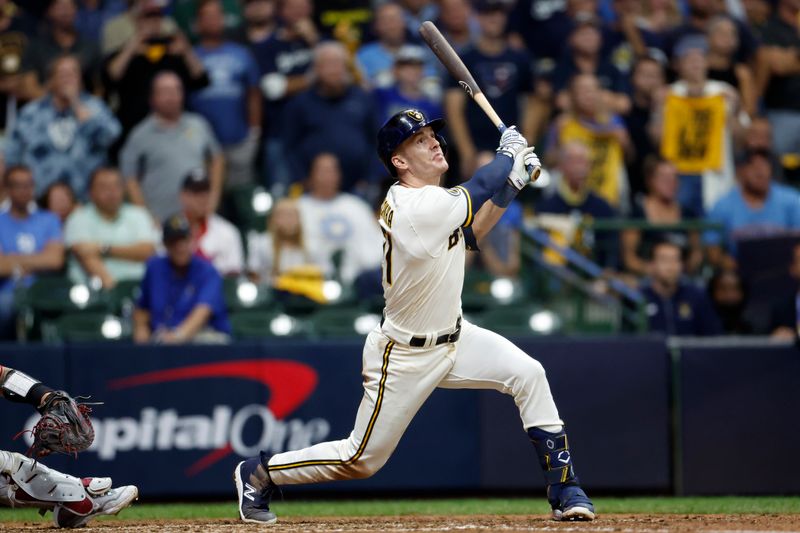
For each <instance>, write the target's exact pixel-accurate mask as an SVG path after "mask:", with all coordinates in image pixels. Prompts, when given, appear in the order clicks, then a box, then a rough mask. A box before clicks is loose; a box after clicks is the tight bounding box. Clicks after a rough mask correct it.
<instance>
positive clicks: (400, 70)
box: [373, 44, 442, 126]
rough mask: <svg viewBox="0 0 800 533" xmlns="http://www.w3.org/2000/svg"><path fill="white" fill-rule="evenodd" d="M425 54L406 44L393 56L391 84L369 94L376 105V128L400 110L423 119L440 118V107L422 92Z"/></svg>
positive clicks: (420, 49) (419, 49) (416, 47)
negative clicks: (418, 113) (412, 111)
mask: <svg viewBox="0 0 800 533" xmlns="http://www.w3.org/2000/svg"><path fill="white" fill-rule="evenodd" d="M424 63H425V52H424V51H423V50H422V48H421V47H419V46H416V45H412V44H408V45H405V46H403V47H402V48H400V50H398V51H397V54H396V55H395V60H394V68H393V76H392V77H393V79H394V81H393V83H392V84H391V85H389V86H388V87H383V88H377V89H375V91H374V92H373V94H374V95H375V102H376V105H377V115H378V125H379V126H380V125H382V124H383V123H385V122H386V121H387V120H389V118H390V117H391V116H392V115H394V114H395V113H397V112H399V111H403V110H404V109H419V110H420V111H422V112H423V113H424V114H425V116H426V117H441V116H442V106H440V105H439V103H438V102H436V101H435V100H433V99H432V98H430V97H429V96H428V95H426V94H425V93H424V92H423V91H422V87H421V83H422V78H423V76H424V73H423V64H424Z"/></svg>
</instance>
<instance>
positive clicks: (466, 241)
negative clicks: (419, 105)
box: [233, 109, 595, 524]
mask: <svg viewBox="0 0 800 533" xmlns="http://www.w3.org/2000/svg"><path fill="white" fill-rule="evenodd" d="M443 127H444V121H443V120H442V119H438V118H437V119H428V118H427V117H426V116H425V115H423V114H422V113H421V112H420V111H419V110H417V109H406V110H404V111H401V112H400V113H397V114H396V115H394V116H392V118H390V119H389V120H388V121H387V122H386V124H384V125H383V127H382V128H381V129H380V131H379V132H378V139H377V144H378V155H379V158H380V159H381V161H382V162H383V164H384V165H385V167H386V170H387V172H389V174H390V175H392V176H394V177H396V178H397V179H398V181H397V182H396V183H395V184H394V185H392V186H391V187H390V188H389V191H388V192H387V193H386V198H385V199H384V201H383V204H382V205H381V209H380V218H379V224H380V226H381V231H382V232H383V236H384V244H383V268H382V273H381V274H382V275H381V279H382V285H383V293H384V298H385V301H386V305H385V306H384V310H383V318H382V319H381V321H380V324H379V325H377V326H375V328H374V329H373V330H372V331H371V332H370V333H369V334H368V335H367V338H366V341H365V343H364V350H363V354H362V361H363V370H362V376H363V380H362V385H363V388H364V394H363V397H362V400H361V403H360V405H359V407H358V412H357V414H356V420H355V426H354V428H353V431H352V432H350V434H349V435H348V436H347V437H346V438H343V439H342V440H336V441H329V442H320V443H317V444H315V445H313V446H310V447H307V448H304V449H301V450H292V451H288V452H284V453H277V454H275V455H273V456H272V457H270V456H269V454H268V453H267V452H264V451H262V452H260V454H258V455H256V456H254V457H251V458H248V459H246V460H244V461H242V462H241V463H239V465H238V466H237V467H236V469H235V470H234V475H233V477H234V484H235V486H236V491H237V496H238V504H239V517H240V518H241V519H242V520H243V521H245V522H253V523H261V524H270V523H274V522H275V521H276V520H277V516H276V515H275V514H274V513H273V512H272V511H271V510H270V507H269V503H270V497H271V495H272V494H273V493H274V492H275V491H276V490H278V488H279V487H281V486H283V485H297V484H303V483H320V482H323V481H334V480H345V479H362V478H367V477H370V476H372V475H373V474H375V473H376V472H377V471H378V470H380V469H381V468H382V467H383V465H384V464H386V462H387V461H388V460H389V459H390V457H391V455H392V453H393V452H394V450H395V449H396V447H397V444H398V443H399V442H400V439H401V438H402V436H403V433H404V432H405V430H406V428H407V427H408V425H409V424H410V423H411V420H412V419H413V417H414V415H415V414H416V413H417V411H418V410H419V409H420V408H421V407H422V405H423V404H424V403H425V401H426V400H427V398H428V397H429V396H430V394H431V393H433V391H434V390H435V389H436V388H447V389H494V390H496V391H500V392H503V393H505V394H508V395H511V396H513V398H514V403H515V404H516V405H517V407H518V408H519V414H520V418H521V422H522V427H523V428H524V429H525V431H526V432H527V434H528V437H529V438H530V440H531V442H532V443H533V446H534V449H535V453H536V454H537V456H538V459H539V464H540V465H541V466H542V469H543V471H544V476H545V482H546V484H547V495H548V500H549V502H550V505H551V507H552V510H553V515H552V517H553V519H554V520H593V519H594V518H595V512H594V506H593V504H592V502H591V500H590V499H589V498H588V497H587V496H586V493H585V492H584V491H583V489H581V487H580V485H579V482H578V478H577V477H576V475H575V469H574V465H573V462H572V455H571V451H570V446H569V440H568V439H567V435H566V433H565V431H564V422H563V421H562V420H561V419H560V417H559V414H558V410H557V408H556V405H555V402H554V400H553V396H552V394H551V392H550V387H549V385H548V382H547V378H546V376H545V371H544V368H543V367H542V365H541V363H539V362H537V361H536V360H535V359H533V358H531V357H530V356H528V355H527V354H526V353H525V352H523V351H522V350H521V349H519V348H518V347H516V346H515V345H514V344H512V343H511V342H510V341H508V340H507V339H505V338H504V337H502V336H500V335H498V334H496V333H494V332H491V331H489V330H486V329H483V328H480V327H478V326H475V325H473V324H471V323H470V322H469V320H467V319H466V318H464V317H462V314H461V292H462V289H463V285H464V266H465V259H466V251H467V249H474V248H475V242H476V239H480V238H482V237H483V236H485V235H486V233H487V232H488V231H489V230H491V228H492V227H493V226H494V225H495V224H496V223H497V221H498V220H499V219H500V217H501V216H502V215H503V213H504V212H505V211H506V209H507V208H508V206H509V204H510V203H511V201H512V200H513V199H514V198H515V197H516V196H517V194H518V193H519V191H520V190H521V189H522V188H523V187H525V186H526V185H527V184H528V183H530V181H531V179H532V177H533V174H534V171H535V169H536V168H537V167H538V166H539V158H538V157H537V156H536V154H535V153H534V152H533V148H532V147H528V146H527V144H528V143H527V141H526V140H525V139H524V138H523V137H522V135H520V133H519V132H518V131H517V130H516V127H511V128H508V129H505V131H504V132H503V135H502V137H501V138H500V143H499V146H498V147H497V149H496V150H497V154H496V155H495V157H494V159H493V160H492V161H491V162H490V163H489V164H487V165H485V166H483V167H481V168H480V169H478V171H477V172H476V173H475V175H474V176H473V177H472V178H471V179H469V180H468V181H466V182H464V183H463V184H462V185H459V186H456V187H453V188H450V189H446V188H444V187H441V186H440V185H439V184H440V183H441V179H442V174H444V173H445V172H447V170H448V168H449V165H448V163H447V160H446V159H445V157H444V148H445V144H444V143H445V141H444V137H443V136H442V135H441V133H440V132H441V130H442V128H443Z"/></svg>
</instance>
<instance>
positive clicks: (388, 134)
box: [378, 109, 447, 177]
mask: <svg viewBox="0 0 800 533" xmlns="http://www.w3.org/2000/svg"><path fill="white" fill-rule="evenodd" d="M444 125H445V122H444V119H441V118H435V119H432V120H428V118H427V117H426V116H425V114H424V113H423V112H422V111H420V110H418V109H406V110H404V111H400V112H399V113H395V114H394V115H392V118H390V119H389V120H387V121H386V124H384V125H383V127H382V128H381V129H380V131H378V157H379V158H380V159H381V161H382V162H383V165H384V166H385V167H386V170H388V171H389V174H391V175H392V176H394V177H397V169H396V168H394V165H393V164H392V154H394V152H395V150H397V148H398V147H399V146H400V145H401V144H403V142H404V141H405V140H406V139H408V138H409V137H411V136H412V135H414V134H415V133H416V132H418V131H419V130H421V129H422V128H424V127H426V126H430V127H431V128H433V131H434V132H436V140H437V141H439V145H440V146H441V147H442V152H443V153H444V154H445V155H446V154H447V142H446V141H445V140H444V137H442V136H441V135H439V134H438V132H439V130H441V129H442V128H444Z"/></svg>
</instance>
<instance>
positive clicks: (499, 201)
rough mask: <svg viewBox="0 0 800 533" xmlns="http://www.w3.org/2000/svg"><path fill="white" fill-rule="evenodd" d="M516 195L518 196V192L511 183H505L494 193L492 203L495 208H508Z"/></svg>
mask: <svg viewBox="0 0 800 533" xmlns="http://www.w3.org/2000/svg"><path fill="white" fill-rule="evenodd" d="M517 194H519V190H518V189H517V188H516V187H514V186H513V185H511V183H509V182H506V184H505V185H503V187H502V188H501V189H500V190H498V191H497V192H496V193H494V196H492V203H493V204H494V205H496V206H497V207H503V208H505V207H508V205H509V204H510V203H511V201H512V200H513V199H514V198H516V197H517Z"/></svg>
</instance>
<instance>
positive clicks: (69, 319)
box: [42, 311, 130, 342]
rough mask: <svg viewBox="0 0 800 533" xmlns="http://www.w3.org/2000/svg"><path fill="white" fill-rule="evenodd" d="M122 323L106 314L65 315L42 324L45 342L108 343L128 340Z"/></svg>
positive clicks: (128, 335) (89, 312) (76, 313)
mask: <svg viewBox="0 0 800 533" xmlns="http://www.w3.org/2000/svg"><path fill="white" fill-rule="evenodd" d="M127 329H128V328H126V327H125V325H124V324H123V323H122V321H121V320H120V319H119V318H118V317H116V316H114V315H109V314H107V313H101V312H91V311H86V312H73V313H65V314H63V315H61V316H60V317H58V318H57V319H55V320H52V321H45V322H44V323H43V324H42V340H43V341H45V342H109V341H119V340H123V339H127V338H130V334H129V333H128V331H126V330H127Z"/></svg>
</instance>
